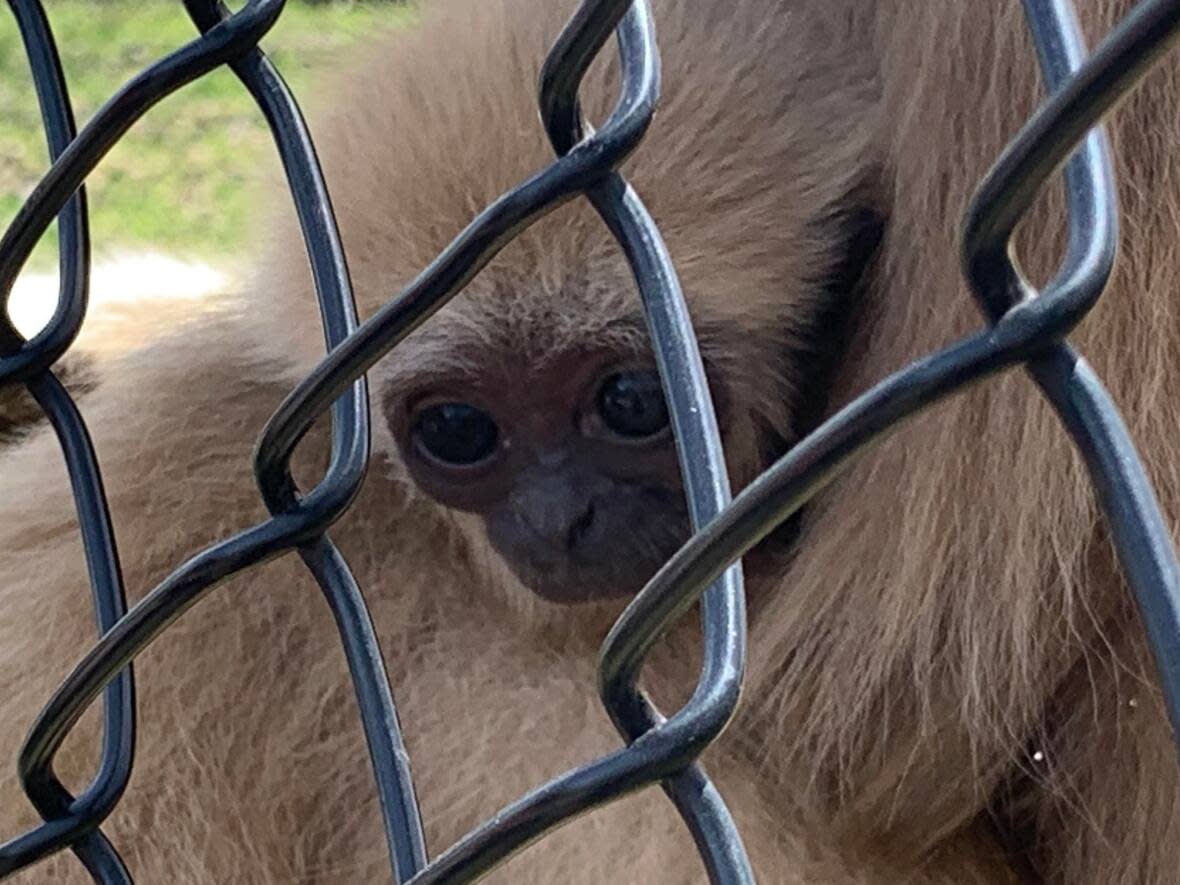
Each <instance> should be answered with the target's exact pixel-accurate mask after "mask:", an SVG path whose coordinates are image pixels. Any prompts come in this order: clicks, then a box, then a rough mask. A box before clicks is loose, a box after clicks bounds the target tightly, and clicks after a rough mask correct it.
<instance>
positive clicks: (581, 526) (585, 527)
mask: <svg viewBox="0 0 1180 885" xmlns="http://www.w3.org/2000/svg"><path fill="white" fill-rule="evenodd" d="M593 522H594V504H593V503H591V504H588V505H586V512H585V513H583V514H582V515H581V516H580V517H579V518H578V520H577V522H575V523H574V524H573V525H571V526H570V530H569V533H568V534H567V535H566V539H565V549H566V550H573V549H574V547H576V546H577V545H578V542H579V541H581V540H582V538H583V536H585V534H586V532H587V531H589V529H590V525H591V524H592V523H593Z"/></svg>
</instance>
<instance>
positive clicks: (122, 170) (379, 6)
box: [0, 0, 412, 269]
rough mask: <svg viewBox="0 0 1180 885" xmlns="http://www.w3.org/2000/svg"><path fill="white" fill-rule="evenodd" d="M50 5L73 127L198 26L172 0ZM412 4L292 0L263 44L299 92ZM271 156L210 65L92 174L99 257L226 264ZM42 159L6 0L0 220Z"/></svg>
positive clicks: (232, 88) (78, 0)
mask: <svg viewBox="0 0 1180 885" xmlns="http://www.w3.org/2000/svg"><path fill="white" fill-rule="evenodd" d="M237 5H239V4H234V6H235V8H236V7H237ZM46 8H47V11H48V15H49V18H50V23H51V25H52V26H53V30H54V34H55V36H56V38H57V44H58V49H59V51H60V52H61V55H62V63H63V66H64V68H65V72H66V77H67V83H68V87H69V90H70V98H71V100H72V101H73V105H74V111H75V115H76V117H77V120H78V123H79V126H81V125H83V124H84V123H85V122H86V121H87V120H88V119H89V118H90V116H91V115H92V114H93V113H94V111H95V110H96V109H97V108H98V107H99V106H100V105H101V104H102V103H103V102H104V101H105V100H106V99H107V98H108V97H109V96H110V95H111V93H112V92H114V91H115V90H116V89H117V88H118V87H119V86H120V85H121V84H122V83H124V82H125V81H126V80H127V79H128V78H130V77H131V76H133V75H134V74H135V73H137V72H138V71H140V70H142V69H143V68H144V67H145V66H146V65H148V64H150V63H151V62H152V61H154V60H156V59H158V58H160V57H161V56H163V55H164V54H166V53H167V52H169V51H170V50H173V49H175V48H177V47H179V46H181V45H183V44H184V43H185V42H187V41H188V40H190V39H192V38H193V36H195V31H194V28H193V25H192V23H191V22H190V21H189V19H188V16H187V15H186V14H185V12H184V9H183V8H182V6H181V3H180V0H102V2H96V0H48V2H47V3H46ZM411 15H412V13H411V12H409V11H407V10H406V9H405V8H403V7H401V6H400V5H395V4H390V3H357V2H338V3H331V4H326V5H310V4H307V3H300V2H297V0H290V2H288V4H287V8H286V9H285V10H284V12H283V13H282V15H281V16H280V18H279V20H278V22H277V23H276V24H275V26H274V28H273V29H272V30H271V31H270V33H269V34H267V36H266V37H265V38H264V40H263V43H262V45H263V48H264V49H265V50H266V51H267V53H268V54H269V55H270V57H271V59H272V60H273V61H274V62H275V64H276V66H277V67H278V69H279V71H280V72H281V73H282V75H283V77H284V79H286V80H287V82H288V84H289V85H290V86H291V87H292V89H293V90H294V91H295V94H296V96H305V95H307V94H308V87H310V86H312V85H314V83H315V80H316V77H317V72H322V71H325V70H327V69H328V68H329V67H330V66H331V65H333V63H335V62H337V61H338V60H339V59H340V58H341V57H342V55H343V54H345V53H346V52H347V50H348V48H349V46H350V45H352V44H353V43H354V41H356V40H357V39H358V38H359V37H362V36H364V35H365V34H367V33H370V32H372V31H373V29H374V28H375V27H378V26H389V25H390V24H391V23H392V24H395V25H396V24H399V23H402V22H406V23H408V22H409V21H410V20H411ZM267 164H275V165H274V166H273V168H276V169H277V168H278V167H277V160H276V158H275V152H274V148H273V144H272V142H271V140H270V135H269V133H268V131H267V129H266V126H265V123H264V122H263V120H262V117H261V115H260V113H259V112H258V110H257V108H256V107H255V105H254V104H253V102H252V101H251V100H250V98H249V97H248V96H247V94H246V92H245V90H244V89H243V87H242V86H241V85H240V84H239V83H238V81H237V79H236V78H235V77H234V76H233V74H231V73H230V72H229V71H228V70H226V69H224V68H223V69H219V70H217V71H214V72H212V73H210V74H208V75H207V76H205V77H203V78H201V79H200V80H198V81H196V82H195V83H191V84H189V85H188V86H186V87H184V88H183V89H181V90H180V91H179V92H177V93H175V94H173V95H171V96H169V97H168V98H166V99H164V100H163V101H162V102H161V103H160V104H158V105H156V106H155V107H154V108H152V109H151V110H150V111H149V112H148V113H147V114H146V115H145V116H144V117H143V118H142V119H141V120H140V121H139V122H138V123H136V125H135V126H134V128H132V130H131V131H130V132H128V133H127V134H126V135H125V136H124V137H123V139H122V140H121V141H120V142H119V143H118V144H117V145H116V146H115V147H114V148H113V149H112V150H111V152H110V153H109V154H107V156H106V157H105V158H104V159H103V161H102V162H101V163H100V164H99V166H98V167H97V168H96V169H95V171H94V172H93V173H92V174H91V176H90V178H89V179H88V180H87V192H88V195H89V200H90V219H91V233H92V239H93V243H94V251H95V254H96V255H98V256H101V255H103V254H104V253H111V252H117V251H124V250H131V249H135V250H138V249H157V250H161V251H166V252H168V253H170V254H174V255H178V256H182V257H189V258H198V259H203V260H210V261H215V262H217V263H220V264H223V265H224V264H225V263H226V262H227V261H230V262H232V261H233V260H234V259H236V258H238V257H240V250H241V246H240V242H241V235H242V232H243V230H244V228H245V225H246V223H247V220H248V219H249V218H250V205H249V201H250V195H249V192H250V189H249V187H248V186H247V185H248V184H249V183H251V182H255V181H257V180H258V179H259V173H260V171H264V170H266V169H267V168H268V166H267ZM47 167H48V155H47V153H46V148H45V141H44V136H43V134H42V131H41V118H40V114H39V112H38V110H37V103H36V97H35V94H34V92H33V87H32V83H31V81H30V78H29V73H28V69H27V67H26V62H25V58H24V51H23V48H22V46H21V42H20V37H19V35H18V33H17V29H16V25H15V23H14V21H13V20H12V17H11V16H10V15H9V14H8V12H7V10H0V229H2V228H3V227H4V226H7V224H8V223H9V222H10V221H11V220H12V218H13V216H14V215H15V214H16V212H17V210H18V209H19V207H20V206H21V204H22V203H23V201H24V199H25V197H26V196H27V195H28V194H29V192H30V190H31V189H32V188H33V186H34V185H35V184H36V182H37V180H38V179H39V178H40V176H41V175H42V174H43V173H44V172H45V169H46V168H47ZM55 243H56V238H55V237H54V235H53V233H52V230H51V231H50V233H49V234H47V235H46V237H44V238H43V239H42V242H41V243H40V244H39V245H38V248H37V250H36V252H35V253H34V255H33V258H32V260H31V262H30V267H32V268H40V269H44V268H48V267H51V266H52V265H53V262H54V261H55V260H56V259H55V254H56V253H55V249H56V245H55Z"/></svg>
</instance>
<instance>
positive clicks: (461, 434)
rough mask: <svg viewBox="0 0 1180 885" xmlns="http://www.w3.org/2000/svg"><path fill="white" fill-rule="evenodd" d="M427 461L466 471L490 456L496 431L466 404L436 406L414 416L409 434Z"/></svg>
mask: <svg viewBox="0 0 1180 885" xmlns="http://www.w3.org/2000/svg"><path fill="white" fill-rule="evenodd" d="M410 432H411V433H412V434H413V438H414V441H415V442H416V443H417V445H418V446H419V447H421V449H422V450H423V451H424V452H425V453H426V454H427V455H429V456H430V457H432V458H434V459H435V460H436V461H441V462H442V463H443V464H448V465H452V466H457V467H466V466H469V465H472V464H478V463H479V462H480V461H485V460H487V459H488V458H490V457H491V456H492V454H493V453H495V451H496V446H497V445H498V444H499V441H500V428H498V427H497V426H496V422H495V421H493V420H492V416H491V415H489V414H488V413H487V412H485V411H483V410H481V409H477V408H476V407H475V406H471V405H468V404H467V403H436V404H434V405H431V406H427V407H426V408H424V409H422V410H421V411H419V412H418V414H417V416H416V417H415V418H414V424H413V427H412V428H411V431H410Z"/></svg>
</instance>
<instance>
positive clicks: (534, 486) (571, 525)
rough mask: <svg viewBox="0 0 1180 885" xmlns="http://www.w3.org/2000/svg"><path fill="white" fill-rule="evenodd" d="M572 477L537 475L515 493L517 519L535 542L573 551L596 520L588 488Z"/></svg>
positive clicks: (560, 549) (514, 506) (565, 551)
mask: <svg viewBox="0 0 1180 885" xmlns="http://www.w3.org/2000/svg"><path fill="white" fill-rule="evenodd" d="M579 485H580V484H578V483H575V482H571V481H570V479H569V478H568V477H561V476H559V475H549V476H543V477H534V478H533V480H532V481H531V482H529V483H528V485H527V486H526V487H525V488H523V489H519V490H518V491H517V492H516V493H515V494H514V495H513V496H512V509H513V511H514V513H515V516H516V519H517V521H518V522H519V523H520V524H521V526H522V527H523V528H524V529H525V530H526V531H527V533H528V535H529V536H530V538H531V539H532V540H533V542H534V543H538V544H540V545H542V546H544V547H547V548H550V549H552V550H559V551H561V552H563V553H569V552H571V551H573V550H574V549H575V548H576V547H577V546H578V543H579V542H580V541H581V540H582V538H583V537H584V536H585V535H586V533H587V531H589V529H590V527H591V526H592V525H593V524H594V519H595V507H594V501H593V499H592V498H591V497H590V496H589V495H588V494H586V490H584V489H581V488H579Z"/></svg>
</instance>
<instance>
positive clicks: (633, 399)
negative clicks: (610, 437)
mask: <svg viewBox="0 0 1180 885" xmlns="http://www.w3.org/2000/svg"><path fill="white" fill-rule="evenodd" d="M598 414H599V416H600V417H601V418H602V421H603V423H604V424H605V425H606V426H607V427H608V428H609V429H610V430H611V432H613V433H616V434H618V435H619V436H622V437H626V438H628V439H644V438H646V437H649V436H655V435H656V434H657V433H659V432H660V431H662V430H663V429H664V428H665V427H667V426H668V407H667V405H666V404H665V403H664V391H663V390H662V389H661V388H660V376H659V375H658V374H656V373H655V372H652V371H634V372H618V373H616V374H614V375H611V376H610V377H609V378H607V379H606V381H604V382H603V384H602V388H601V389H600V390H599V391H598Z"/></svg>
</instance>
